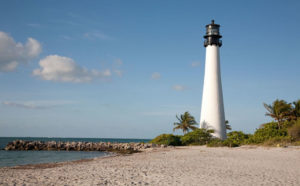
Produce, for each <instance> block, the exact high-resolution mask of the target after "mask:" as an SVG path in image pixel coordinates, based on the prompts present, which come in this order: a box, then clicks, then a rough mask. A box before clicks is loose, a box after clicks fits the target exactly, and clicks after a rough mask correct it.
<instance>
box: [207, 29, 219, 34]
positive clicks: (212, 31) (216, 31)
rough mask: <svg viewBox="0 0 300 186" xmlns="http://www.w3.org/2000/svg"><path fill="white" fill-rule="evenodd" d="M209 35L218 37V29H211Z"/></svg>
mask: <svg viewBox="0 0 300 186" xmlns="http://www.w3.org/2000/svg"><path fill="white" fill-rule="evenodd" d="M209 34H213V35H218V34H219V32H218V29H211V30H210V32H209Z"/></svg>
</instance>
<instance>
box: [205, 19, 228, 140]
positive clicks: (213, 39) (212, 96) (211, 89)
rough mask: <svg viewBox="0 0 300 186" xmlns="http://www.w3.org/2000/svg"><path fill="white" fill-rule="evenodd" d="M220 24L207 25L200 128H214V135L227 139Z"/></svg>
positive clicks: (212, 22)
mask: <svg viewBox="0 0 300 186" xmlns="http://www.w3.org/2000/svg"><path fill="white" fill-rule="evenodd" d="M219 28H220V25H218V24H215V23H214V20H212V21H211V24H209V25H206V35H205V36H204V38H205V41H204V47H206V58H205V74H204V85H203V95H202V107H201V116H200V128H207V129H213V130H214V133H213V134H212V135H213V136H215V137H217V138H220V139H226V126H225V114H224V104H223V93H222V83H221V72H220V55H219V48H220V47H221V46H222V41H221V40H220V38H221V37H222V36H221V35H220V32H219Z"/></svg>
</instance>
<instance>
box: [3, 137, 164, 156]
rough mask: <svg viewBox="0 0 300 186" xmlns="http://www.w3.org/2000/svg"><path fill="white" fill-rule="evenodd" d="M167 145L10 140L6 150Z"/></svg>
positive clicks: (108, 149)
mask: <svg viewBox="0 0 300 186" xmlns="http://www.w3.org/2000/svg"><path fill="white" fill-rule="evenodd" d="M165 147H167V146H166V145H156V144H151V143H110V142H97V143H96V142H56V141H47V142H44V141H23V140H15V141H13V142H9V143H8V144H7V145H6V147H5V148H4V150H7V151H12V150H22V151H27V150H37V151H40V150H46V151H50V150H53V151H60V150H62V151H63V150H65V151H106V152H118V153H126V154H130V153H134V152H139V151H143V150H145V149H149V148H165Z"/></svg>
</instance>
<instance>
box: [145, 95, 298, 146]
mask: <svg viewBox="0 0 300 186" xmlns="http://www.w3.org/2000/svg"><path fill="white" fill-rule="evenodd" d="M263 105H264V107H265V108H266V110H267V112H266V113H265V115H266V116H269V117H271V118H272V119H274V121H272V122H269V123H264V124H262V125H260V127H259V128H258V129H256V131H255V132H254V134H245V133H243V132H242V131H232V132H228V133H227V139H226V140H220V139H218V138H213V137H212V135H211V134H212V133H213V132H214V131H213V130H212V129H199V128H198V126H197V125H198V123H197V122H196V120H195V118H194V117H193V116H192V115H191V114H190V113H189V112H185V113H184V114H181V115H180V116H177V115H176V118H177V120H178V121H177V122H175V123H174V128H173V132H174V131H176V130H182V131H183V134H184V135H174V134H162V135H159V136H157V137H156V138H154V139H153V140H152V141H151V142H152V143H157V144H167V145H204V144H206V145H207V146H230V147H234V146H240V145H244V144H264V145H277V146H278V145H279V146H280V145H286V144H292V145H300V99H299V100H297V101H294V102H292V103H288V102H286V101H285V100H279V99H277V100H275V101H274V102H273V103H272V104H266V103H263ZM225 123H226V129H227V130H231V126H230V125H229V122H228V120H226V122H225Z"/></svg>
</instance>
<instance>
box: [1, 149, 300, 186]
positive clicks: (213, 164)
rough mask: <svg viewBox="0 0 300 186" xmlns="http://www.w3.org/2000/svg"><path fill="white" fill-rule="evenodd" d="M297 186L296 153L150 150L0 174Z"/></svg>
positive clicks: (83, 180) (31, 181) (26, 180)
mask: <svg viewBox="0 0 300 186" xmlns="http://www.w3.org/2000/svg"><path fill="white" fill-rule="evenodd" d="M14 184H17V185H22V184H27V185H243V186H245V185H300V148H297V147H288V148H266V147H238V148H225V147H222V148H207V147H204V146H190V147H176V148H165V149H152V150H147V151H144V152H142V153H136V154H132V155H125V156H114V157H103V158H95V159H93V160H85V161H76V162H65V163H57V164H44V165H35V166H20V167H13V168H1V169H0V185H14Z"/></svg>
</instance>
